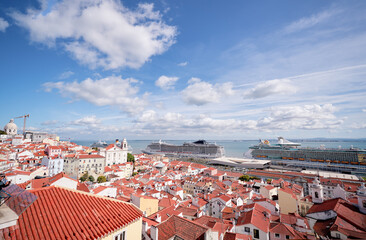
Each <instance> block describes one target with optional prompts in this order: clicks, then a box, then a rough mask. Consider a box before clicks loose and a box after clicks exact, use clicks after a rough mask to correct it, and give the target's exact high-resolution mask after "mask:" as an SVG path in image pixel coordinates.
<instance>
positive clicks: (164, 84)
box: [155, 75, 179, 90]
mask: <svg viewBox="0 0 366 240" xmlns="http://www.w3.org/2000/svg"><path fill="white" fill-rule="evenodd" d="M178 79H179V78H177V77H167V76H164V75H162V76H160V77H159V79H158V80H156V82H155V85H156V86H158V87H160V88H161V89H164V90H169V89H173V88H174V84H175V82H176V81H178Z"/></svg>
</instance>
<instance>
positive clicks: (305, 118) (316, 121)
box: [258, 104, 344, 130]
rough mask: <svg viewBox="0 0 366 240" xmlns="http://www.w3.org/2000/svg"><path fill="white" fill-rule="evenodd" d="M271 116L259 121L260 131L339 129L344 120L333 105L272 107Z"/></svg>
mask: <svg viewBox="0 0 366 240" xmlns="http://www.w3.org/2000/svg"><path fill="white" fill-rule="evenodd" d="M268 111H269V112H270V115H269V116H268V117H264V118H262V119H260V120H259V121H258V128H259V129H268V130H275V129H280V130H294V129H296V130H298V129H307V130H313V129H333V128H339V127H340V126H341V124H343V122H344V119H337V117H336V116H335V115H334V112H336V111H337V109H336V108H335V107H334V106H333V105H332V104H324V105H318V104H312V105H304V106H283V107H272V108H270V109H269V110H268Z"/></svg>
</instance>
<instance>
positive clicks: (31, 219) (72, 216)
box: [1, 187, 142, 240]
mask: <svg viewBox="0 0 366 240" xmlns="http://www.w3.org/2000/svg"><path fill="white" fill-rule="evenodd" d="M29 192H31V193H33V194H34V195H36V196H37V200H36V201H35V202H34V203H33V204H32V205H30V206H29V207H28V208H27V210H25V211H24V212H23V213H22V214H21V215H20V216H19V219H18V226H17V228H13V227H10V228H7V229H3V230H2V232H1V234H2V236H1V237H3V239H5V240H7V239H9V240H10V239H98V238H101V237H104V236H106V235H107V234H109V233H111V232H114V231H116V230H119V229H121V228H122V227H125V226H126V225H128V224H131V223H132V222H134V221H136V220H138V219H139V218H141V217H142V213H141V211H140V210H138V209H137V208H136V207H134V206H133V205H132V204H128V203H125V202H122V201H118V200H114V199H109V198H104V197H99V196H96V195H93V194H89V193H85V192H80V191H74V190H69V189H65V188H60V187H46V188H41V189H36V190H31V191H29Z"/></svg>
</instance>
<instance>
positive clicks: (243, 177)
mask: <svg viewBox="0 0 366 240" xmlns="http://www.w3.org/2000/svg"><path fill="white" fill-rule="evenodd" d="M239 180H240V181H246V182H248V181H249V180H250V176H248V175H243V176H241V177H239Z"/></svg>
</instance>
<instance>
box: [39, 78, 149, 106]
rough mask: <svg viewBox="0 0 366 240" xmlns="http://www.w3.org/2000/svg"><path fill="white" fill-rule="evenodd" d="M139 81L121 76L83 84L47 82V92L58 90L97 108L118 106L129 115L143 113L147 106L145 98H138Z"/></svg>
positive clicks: (66, 95) (86, 81) (90, 80)
mask: <svg viewBox="0 0 366 240" xmlns="http://www.w3.org/2000/svg"><path fill="white" fill-rule="evenodd" d="M137 82H138V81H137V80H135V79H133V78H127V79H122V77H121V76H110V77H106V78H103V79H99V80H93V79H90V78H87V79H85V80H84V81H81V82H77V81H74V82H69V83H67V82H47V83H44V84H43V86H44V88H45V91H51V90H52V89H58V90H59V92H60V93H61V94H62V95H63V96H64V97H70V98H71V99H72V100H85V101H88V102H90V103H92V104H94V105H97V106H118V107H120V109H122V110H124V111H126V112H128V113H136V112H139V111H142V110H143V108H144V106H145V105H146V101H145V97H146V94H145V96H144V97H143V98H139V97H136V96H135V95H137V93H138V91H139V89H138V87H136V86H135V84H136V83H137Z"/></svg>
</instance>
